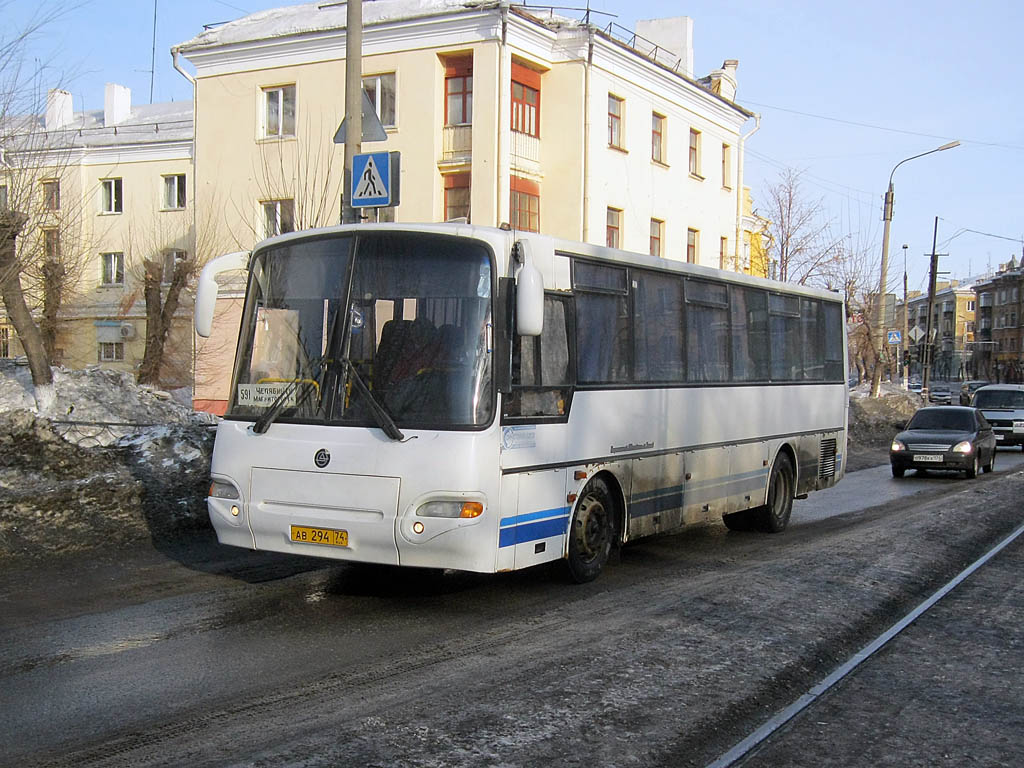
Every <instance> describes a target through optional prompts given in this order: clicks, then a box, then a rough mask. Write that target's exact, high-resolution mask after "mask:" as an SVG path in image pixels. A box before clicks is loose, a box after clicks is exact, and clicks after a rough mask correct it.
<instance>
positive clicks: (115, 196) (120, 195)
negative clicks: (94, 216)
mask: <svg viewBox="0 0 1024 768" xmlns="http://www.w3.org/2000/svg"><path fill="white" fill-rule="evenodd" d="M100 190H101V194H100V213H101V214H103V215H106V216H115V215H117V214H121V213H124V179H123V178H122V177H120V176H111V177H109V178H106V179H100Z"/></svg>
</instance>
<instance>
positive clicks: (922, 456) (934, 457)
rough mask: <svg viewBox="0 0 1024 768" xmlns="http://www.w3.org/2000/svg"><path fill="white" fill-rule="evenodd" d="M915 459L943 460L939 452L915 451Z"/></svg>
mask: <svg viewBox="0 0 1024 768" xmlns="http://www.w3.org/2000/svg"><path fill="white" fill-rule="evenodd" d="M914 461H942V454H939V453H915V454H914Z"/></svg>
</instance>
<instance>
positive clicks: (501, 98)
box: [494, 0, 512, 226]
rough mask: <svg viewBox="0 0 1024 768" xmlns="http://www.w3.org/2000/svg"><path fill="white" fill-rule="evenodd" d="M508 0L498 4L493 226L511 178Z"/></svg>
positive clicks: (499, 219)
mask: <svg viewBox="0 0 1024 768" xmlns="http://www.w3.org/2000/svg"><path fill="white" fill-rule="evenodd" d="M508 5H509V4H508V0H501V3H500V4H499V5H498V10H499V11H500V13H501V43H500V45H499V46H498V87H497V88H495V90H494V92H495V93H496V94H497V95H498V110H497V113H498V124H497V126H496V127H497V129H498V140H497V144H496V146H497V151H498V154H497V157H496V158H495V165H496V170H497V173H496V174H494V184H495V187H494V194H495V198H494V206H495V209H496V210H495V212H494V213H495V222H494V224H495V226H499V225H500V224H501V223H502V220H503V219H502V216H503V215H504V214H503V213H502V205H501V203H502V182H504V189H510V187H511V184H512V179H511V176H510V175H509V174H510V172H511V171H510V164H509V158H507V157H505V142H504V141H502V137H503V135H504V133H503V132H504V128H505V122H506V121H505V110H504V107H505V88H506V84H507V85H508V87H509V88H511V75H510V74H509V71H508V67H507V64H506V59H507V57H508V48H507V45H508ZM508 210H509V208H508V205H506V206H505V207H504V211H505V212H506V213H507V212H508Z"/></svg>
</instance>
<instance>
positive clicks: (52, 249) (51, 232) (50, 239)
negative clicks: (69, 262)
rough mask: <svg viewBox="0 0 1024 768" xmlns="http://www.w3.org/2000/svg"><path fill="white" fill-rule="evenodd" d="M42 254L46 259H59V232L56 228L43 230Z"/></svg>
mask: <svg viewBox="0 0 1024 768" xmlns="http://www.w3.org/2000/svg"><path fill="white" fill-rule="evenodd" d="M43 256H44V257H45V258H46V260H47V261H59V260H60V232H59V231H58V230H56V229H44V230H43Z"/></svg>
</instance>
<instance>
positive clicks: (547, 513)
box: [499, 507, 569, 528]
mask: <svg viewBox="0 0 1024 768" xmlns="http://www.w3.org/2000/svg"><path fill="white" fill-rule="evenodd" d="M568 514H569V508H568V507H555V508H554V509H542V510H540V511H539V512H527V513H526V514H524V515H513V516H512V517H503V518H502V519H501V523H500V524H499V525H500V526H501V527H502V528H508V527H510V526H514V525H522V524H523V523H528V522H530V521H531V520H542V519H543V518H545V517H556V516H557V517H565V516H566V515H568Z"/></svg>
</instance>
